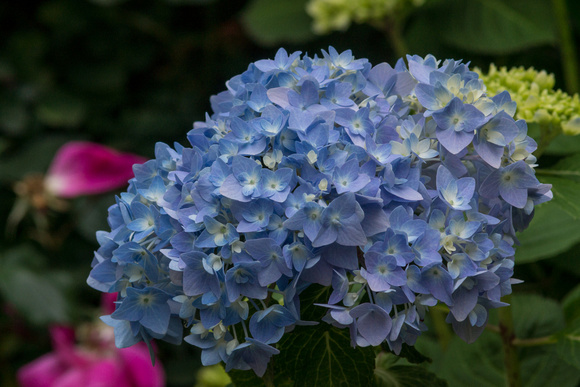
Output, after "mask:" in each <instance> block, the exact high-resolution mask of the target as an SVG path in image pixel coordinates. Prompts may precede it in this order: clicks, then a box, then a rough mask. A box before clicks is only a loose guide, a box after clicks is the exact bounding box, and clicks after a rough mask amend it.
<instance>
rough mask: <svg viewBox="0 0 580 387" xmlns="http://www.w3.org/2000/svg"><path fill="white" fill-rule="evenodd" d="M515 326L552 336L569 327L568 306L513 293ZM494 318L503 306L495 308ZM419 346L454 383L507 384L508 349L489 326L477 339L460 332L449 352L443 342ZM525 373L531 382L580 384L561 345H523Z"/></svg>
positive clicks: (538, 385) (527, 333) (524, 334)
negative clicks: (469, 341)
mask: <svg viewBox="0 0 580 387" xmlns="http://www.w3.org/2000/svg"><path fill="white" fill-rule="evenodd" d="M512 305H513V306H512V307H513V316H514V328H515V332H516V337H518V338H520V339H527V338H537V337H543V336H546V335H551V334H553V333H554V332H557V331H559V330H560V329H561V328H562V327H563V326H564V318H563V315H562V311H561V309H560V307H559V305H558V303H557V302H555V301H553V300H550V299H546V298H543V297H540V296H534V295H517V294H514V295H513V296H512ZM491 315H492V317H490V320H491V321H492V323H494V322H495V321H497V311H493V312H492V313H491ZM421 340H422V338H419V341H418V345H419V349H420V350H421V351H422V352H424V351H428V352H427V354H428V355H430V356H431V357H432V358H433V364H431V365H429V367H428V369H430V370H431V371H433V372H435V373H437V375H438V376H439V377H442V378H444V379H446V380H447V382H448V383H449V385H450V386H478V387H480V386H481V387H496V386H503V385H505V384H506V382H505V371H504V363H503V348H502V341H501V338H500V336H499V334H497V333H495V332H491V331H488V330H485V331H484V332H483V333H482V335H481V336H480V337H479V338H478V339H477V340H476V341H475V343H473V344H467V343H465V342H464V341H462V340H461V339H459V338H458V337H454V338H453V340H451V342H450V343H449V346H448V347H447V350H446V351H444V352H443V351H442V350H441V349H440V347H438V346H437V347H433V346H424V345H421ZM518 357H519V360H520V375H521V377H522V382H523V385H524V386H526V387H544V386H558V387H575V386H577V384H578V382H579V381H580V373H579V372H578V370H577V369H575V368H574V367H572V366H571V365H569V364H567V363H565V362H563V361H562V360H560V359H559V357H558V355H557V352H556V345H554V344H548V345H543V346H536V347H520V348H518Z"/></svg>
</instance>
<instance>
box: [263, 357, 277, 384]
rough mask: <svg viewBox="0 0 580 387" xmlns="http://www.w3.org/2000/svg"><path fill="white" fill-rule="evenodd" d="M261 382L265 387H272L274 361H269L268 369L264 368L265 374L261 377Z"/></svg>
mask: <svg viewBox="0 0 580 387" xmlns="http://www.w3.org/2000/svg"><path fill="white" fill-rule="evenodd" d="M262 380H263V381H264V384H265V385H266V387H274V386H275V384H274V359H270V363H269V364H268V368H266V373H265V374H264V376H262Z"/></svg>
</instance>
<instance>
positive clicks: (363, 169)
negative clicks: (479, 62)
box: [88, 47, 552, 376]
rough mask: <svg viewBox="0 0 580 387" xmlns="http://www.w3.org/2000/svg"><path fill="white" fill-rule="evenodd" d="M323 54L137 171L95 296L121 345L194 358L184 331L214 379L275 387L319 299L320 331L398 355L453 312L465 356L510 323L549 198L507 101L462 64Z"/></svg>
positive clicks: (99, 263) (260, 64)
mask: <svg viewBox="0 0 580 387" xmlns="http://www.w3.org/2000/svg"><path fill="white" fill-rule="evenodd" d="M322 53H323V54H322V56H317V55H315V56H314V57H309V56H307V55H304V56H301V53H300V52H295V53H292V54H290V55H289V54H288V53H287V52H286V51H285V50H284V49H280V50H279V51H278V53H277V54H276V56H275V58H274V60H259V61H257V62H255V63H252V64H250V65H249V67H248V69H247V70H246V71H245V72H244V73H242V74H240V75H237V76H235V77H233V78H232V79H230V80H229V81H228V82H227V90H226V91H223V92H221V93H220V94H218V95H216V96H213V97H212V98H211V105H212V109H213V114H212V115H211V116H210V115H208V116H206V120H205V121H204V122H196V123H195V124H194V127H193V129H192V130H191V131H190V132H189V133H188V134H187V139H188V140H189V145H188V146H187V147H184V146H182V145H179V144H175V145H174V147H170V146H168V145H165V144H161V143H159V144H157V146H156V148H155V155H156V157H155V159H153V160H149V161H147V162H146V163H144V164H142V165H136V166H135V167H134V172H135V178H133V179H131V180H130V185H129V189H128V191H127V192H125V193H122V194H121V195H120V196H119V197H118V198H117V201H116V204H114V205H113V206H111V207H110V209H109V218H108V219H109V224H110V227H111V231H100V232H99V233H98V234H97V237H98V241H99V243H100V248H99V249H98V250H97V252H96V253H95V258H94V260H93V269H92V271H91V273H90V276H89V278H88V283H89V285H91V286H92V287H94V288H95V289H98V290H100V291H102V292H119V298H118V301H117V307H116V310H115V311H114V312H113V313H112V314H111V315H110V316H107V317H105V318H104V321H106V322H107V323H109V324H111V325H113V326H114V327H115V334H116V336H117V343H119V344H120V345H121V346H127V345H132V344H133V343H135V342H138V341H145V342H149V341H150V340H151V339H153V338H154V339H161V340H165V341H168V342H170V343H176V344H177V343H180V342H181V341H182V336H183V329H184V328H183V326H184V325H183V322H185V326H186V327H187V328H186V330H187V332H186V336H185V339H184V340H185V341H186V342H187V343H189V344H191V345H194V346H196V347H198V348H201V350H202V362H203V364H204V365H211V364H216V363H219V362H224V363H225V365H226V370H230V369H242V370H244V369H253V370H254V371H255V372H256V374H258V375H259V376H261V375H263V374H264V372H265V369H266V366H267V363H268V361H269V359H270V358H271V356H273V355H276V354H278V353H279V349H278V348H276V343H278V342H279V340H280V339H281V338H282V336H283V335H284V334H285V333H286V332H288V331H291V330H292V329H293V327H294V326H296V325H308V324H313V323H321V322H320V321H305V320H304V319H303V316H302V315H301V307H303V306H304V305H301V296H302V295H303V294H304V293H303V292H304V291H305V290H306V289H308V288H309V287H310V286H313V285H314V284H319V285H322V286H328V287H330V288H331V293H330V296H329V298H328V299H327V300H321V302H320V303H319V304H317V305H318V306H317V307H319V308H325V309H324V310H327V313H326V316H325V317H324V318H323V321H324V322H322V323H329V324H332V325H334V326H336V327H339V328H344V329H349V330H350V337H351V341H352V345H353V346H362V347H364V346H369V345H372V346H375V345H379V344H382V343H386V345H388V346H389V347H390V348H391V349H392V350H393V351H394V352H396V353H398V352H399V351H400V350H401V348H402V344H403V343H406V344H408V345H413V344H414V343H415V341H416V340H417V338H418V337H419V335H420V334H421V332H423V331H425V330H426V329H427V327H426V325H425V324H424V319H425V316H426V313H427V311H428V309H429V307H432V306H435V305H437V304H438V303H441V304H444V305H446V306H447V307H448V308H449V310H450V313H449V315H448V316H447V322H448V323H450V324H451V325H452V326H453V328H454V330H455V332H457V334H458V335H459V336H461V337H462V338H463V339H464V340H466V341H472V340H474V339H475V338H476V337H477V336H478V335H479V334H480V333H481V332H482V330H483V329H484V326H485V324H486V322H487V318H488V311H489V310H490V309H492V308H497V307H501V306H504V305H506V304H505V303H503V302H502V301H501V297H502V296H504V295H506V294H509V293H510V292H511V286H512V284H514V283H515V282H517V281H516V280H514V279H512V275H513V267H514V252H515V250H514V244H515V243H516V242H517V238H516V231H519V230H523V229H524V228H525V227H526V226H527V225H528V223H529V222H530V220H531V219H532V217H533V213H534V206H536V205H538V204H540V203H542V202H545V201H547V200H549V199H550V198H551V197H552V194H551V191H550V188H551V187H550V186H549V185H546V184H541V183H540V182H539V181H538V180H537V178H536V177H535V174H534V166H535V162H536V159H535V158H534V156H533V155H532V152H533V151H534V149H535V148H536V143H535V142H534V140H532V139H531V138H530V137H528V136H527V135H526V133H527V129H526V124H525V122H524V121H522V120H519V121H515V120H514V119H513V114H514V110H513V109H511V108H509V107H511V106H512V105H513V104H512V103H511V100H510V97H509V94H507V93H503V94H501V96H495V97H494V98H490V97H489V96H488V95H487V93H486V88H485V85H484V84H483V82H482V81H481V79H479V78H478V75H477V73H475V72H473V71H470V70H469V68H468V65H467V64H464V63H462V62H461V61H455V60H445V61H443V62H441V61H438V60H436V59H435V58H434V57H433V56H431V55H428V56H426V57H425V58H421V57H418V56H408V57H407V63H408V64H405V62H404V61H403V60H402V59H401V60H399V61H398V62H397V63H396V65H395V67H391V66H390V65H389V64H386V63H381V64H379V65H376V66H372V65H371V63H369V62H368V60H366V59H355V58H354V57H353V56H352V53H351V52H350V50H349V51H345V52H343V53H340V54H339V53H338V52H337V51H336V50H335V49H333V48H332V47H330V48H329V50H328V51H323V52H322ZM506 107H508V108H506ZM516 156H517V157H516ZM290 334H291V333H290Z"/></svg>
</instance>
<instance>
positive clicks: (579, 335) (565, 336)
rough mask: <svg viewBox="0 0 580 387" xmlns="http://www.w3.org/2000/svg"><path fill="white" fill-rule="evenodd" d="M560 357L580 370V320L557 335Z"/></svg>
mask: <svg viewBox="0 0 580 387" xmlns="http://www.w3.org/2000/svg"><path fill="white" fill-rule="evenodd" d="M556 338H557V339H558V342H557V344H556V347H557V351H558V355H560V358H561V359H562V360H564V361H565V362H566V363H568V364H570V365H572V366H574V367H576V368H577V369H579V370H580V318H577V319H576V320H574V322H573V323H572V324H571V326H570V327H568V328H566V329H564V330H563V331H562V332H560V333H559V334H558V335H556Z"/></svg>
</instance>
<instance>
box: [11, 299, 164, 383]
mask: <svg viewBox="0 0 580 387" xmlns="http://www.w3.org/2000/svg"><path fill="white" fill-rule="evenodd" d="M114 298H115V299H116V297H115V294H111V295H110V297H104V298H103V300H102V301H103V302H102V307H103V308H104V309H107V308H108V307H109V306H110V305H112V302H113V299H114ZM84 333H85V334H84V335H83V341H82V343H80V344H77V343H76V340H75V331H74V329H73V328H70V327H65V326H54V327H52V328H51V329H50V336H51V339H52V346H53V348H54V350H53V351H52V352H50V353H47V354H46V355H43V356H41V357H39V358H38V359H36V360H34V361H33V362H31V363H28V364H26V365H25V366H23V367H22V368H20V369H19V370H18V375H17V377H18V382H19V384H20V386H21V387H78V386H83V387H102V386H115V387H162V386H164V385H165V373H164V371H163V367H162V366H161V364H160V363H159V361H158V360H156V361H155V366H153V365H152V364H151V358H150V356H149V350H148V349H147V346H146V345H145V343H139V344H137V345H134V346H132V347H129V348H122V349H119V348H117V347H115V338H114V334H113V328H111V327H109V326H107V325H104V324H102V323H97V324H94V325H91V326H90V328H89V329H88V330H87V331H84Z"/></svg>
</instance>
